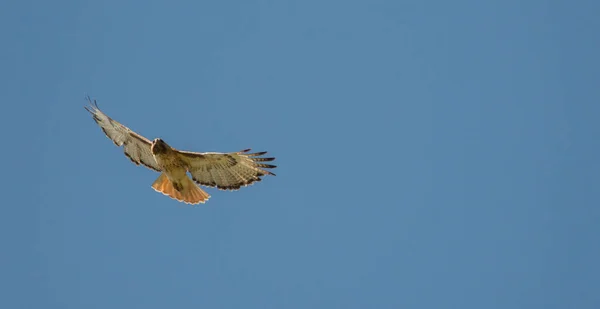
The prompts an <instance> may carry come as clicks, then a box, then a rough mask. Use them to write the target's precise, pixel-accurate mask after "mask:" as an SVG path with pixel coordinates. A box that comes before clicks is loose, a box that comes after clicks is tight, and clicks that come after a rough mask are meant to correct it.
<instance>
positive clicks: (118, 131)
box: [85, 97, 160, 172]
mask: <svg viewBox="0 0 600 309" xmlns="http://www.w3.org/2000/svg"><path fill="white" fill-rule="evenodd" d="M88 101H89V102H90V106H86V107H85V109H86V110H87V111H88V112H90V113H91V114H92V117H94V120H95V121H96V123H97V124H98V125H99V126H100V129H102V131H103V132H104V134H106V136H107V137H108V138H110V139H111V140H112V141H113V143H115V145H117V146H119V147H120V146H123V150H124V152H125V155H126V156H127V157H128V158H129V159H130V160H131V161H132V162H133V163H135V164H136V165H140V164H142V165H144V166H146V167H148V168H150V169H153V170H155V171H158V172H160V167H159V166H158V164H156V160H154V156H153V155H152V152H151V151H150V146H151V145H152V142H150V141H149V140H148V139H147V138H145V137H143V136H141V135H139V134H137V133H135V132H133V131H131V130H130V129H129V128H128V127H126V126H124V125H122V124H120V123H118V122H116V121H114V120H113V119H111V118H110V117H108V116H107V115H106V114H105V113H103V112H102V111H101V110H100V109H99V108H98V105H97V104H96V100H94V102H93V104H92V100H91V99H90V98H89V97H88Z"/></svg>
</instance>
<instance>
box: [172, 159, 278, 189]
mask: <svg viewBox="0 0 600 309" xmlns="http://www.w3.org/2000/svg"><path fill="white" fill-rule="evenodd" d="M176 151H177V154H178V155H179V157H180V158H181V160H183V162H185V166H186V169H187V170H188V172H190V174H191V175H192V179H194V181H195V182H196V183H198V184H201V185H204V186H208V187H217V188H219V189H221V190H238V189H239V188H240V187H245V186H247V185H250V184H252V183H254V182H255V181H261V178H260V177H261V176H264V175H272V176H275V174H273V173H271V172H269V171H267V170H265V169H266V168H275V167H277V166H275V165H271V164H265V163H261V162H266V161H273V160H275V158H264V157H260V156H262V155H264V154H266V153H267V152H266V151H264V152H256V153H248V152H249V151H250V149H246V150H242V151H240V152H230V153H219V152H205V153H200V152H190V151H180V150H176Z"/></svg>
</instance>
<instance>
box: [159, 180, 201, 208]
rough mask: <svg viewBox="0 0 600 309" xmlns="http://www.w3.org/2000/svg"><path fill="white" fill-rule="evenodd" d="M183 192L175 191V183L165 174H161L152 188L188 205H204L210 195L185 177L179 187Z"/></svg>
mask: <svg viewBox="0 0 600 309" xmlns="http://www.w3.org/2000/svg"><path fill="white" fill-rule="evenodd" d="M179 186H180V187H181V190H179V191H178V190H177V189H175V186H173V183H172V182H171V181H170V180H169V178H168V177H167V175H165V173H161V174H160V176H158V178H157V179H156V180H155V181H154V183H153V184H152V188H153V189H154V190H156V191H157V192H160V193H162V194H164V195H167V196H169V197H171V198H173V199H176V200H178V201H181V202H184V203H188V204H192V205H193V204H198V203H204V202H206V200H208V198H209V197H210V195H208V193H206V192H204V190H202V189H200V188H199V187H198V186H197V185H196V184H195V183H194V182H192V180H191V179H190V178H189V177H187V176H185V178H184V180H183V181H182V183H181V184H180V185H179Z"/></svg>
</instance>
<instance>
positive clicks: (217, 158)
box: [85, 97, 276, 204]
mask: <svg viewBox="0 0 600 309" xmlns="http://www.w3.org/2000/svg"><path fill="white" fill-rule="evenodd" d="M88 101H89V103H90V106H86V107H85V109H86V110H87V111H88V112H90V113H91V114H92V117H93V118H94V120H95V121H96V123H97V124H98V125H99V126H100V128H101V129H102V131H104V134H106V136H107V137H108V138H110V139H111V140H112V141H113V142H114V143H115V145H117V146H123V149H124V151H125V155H126V156H127V157H128V158H129V159H130V160H131V161H132V162H133V163H135V164H136V165H140V164H142V165H144V166H145V167H147V168H149V169H152V170H155V171H157V172H160V173H161V174H160V176H158V179H156V181H154V183H153V184H152V188H153V189H154V190H156V191H157V192H160V193H162V194H164V195H167V196H169V197H171V198H173V199H176V200H178V201H180V202H184V203H188V204H198V203H204V202H206V200H208V198H209V197H210V195H208V193H206V192H205V191H204V190H202V189H200V188H199V187H198V186H197V185H196V184H195V183H194V182H196V183H198V184H200V185H203V186H208V187H217V188H218V189H221V190H238V189H239V188H240V187H244V186H247V185H250V184H252V183H254V182H256V181H260V180H261V178H260V177H261V176H264V175H272V176H275V174H273V173H271V172H270V171H268V170H266V169H270V168H275V167H276V166H275V165H271V164H265V163H263V162H267V161H273V160H275V158H265V157H261V156H262V155H264V154H266V153H267V152H266V151H264V152H255V153H249V151H250V149H246V150H242V151H239V152H230V153H219V152H190V151H181V150H177V149H175V148H172V147H171V146H169V145H168V144H167V143H165V142H164V141H163V140H162V139H160V138H156V139H154V140H153V141H150V140H149V139H147V138H145V137H143V136H141V135H139V134H137V133H135V132H133V131H131V130H130V129H129V128H127V127H126V126H124V125H122V124H120V123H118V122H117V121H115V120H113V119H111V118H110V117H108V116H107V115H106V114H104V113H103V112H102V111H100V109H99V108H98V105H97V104H96V100H94V102H93V103H92V100H91V99H90V98H89V97H88ZM187 172H189V173H190V175H191V176H192V179H193V181H192V179H190V177H188V175H187Z"/></svg>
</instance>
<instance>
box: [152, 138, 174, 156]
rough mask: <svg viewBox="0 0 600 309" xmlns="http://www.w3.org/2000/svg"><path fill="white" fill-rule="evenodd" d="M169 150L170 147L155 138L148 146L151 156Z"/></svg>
mask: <svg viewBox="0 0 600 309" xmlns="http://www.w3.org/2000/svg"><path fill="white" fill-rule="evenodd" d="M170 149H171V147H170V146H169V145H167V143H165V142H164V141H163V140H162V139H160V138H155V139H154V140H153V141H152V146H150V151H152V154H153V155H156V154H161V153H165V152H168V151H169V150H170Z"/></svg>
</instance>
